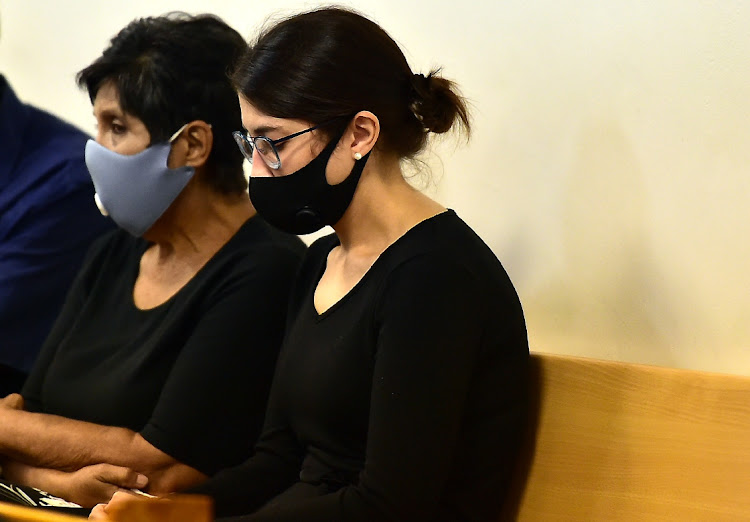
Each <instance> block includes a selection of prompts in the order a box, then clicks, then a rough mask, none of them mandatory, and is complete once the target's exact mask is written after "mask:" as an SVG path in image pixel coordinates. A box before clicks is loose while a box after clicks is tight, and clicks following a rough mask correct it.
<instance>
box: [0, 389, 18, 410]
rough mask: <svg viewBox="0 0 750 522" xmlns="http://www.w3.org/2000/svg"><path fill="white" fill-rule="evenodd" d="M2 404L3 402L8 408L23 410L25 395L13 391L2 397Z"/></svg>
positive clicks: (0, 402)
mask: <svg viewBox="0 0 750 522" xmlns="http://www.w3.org/2000/svg"><path fill="white" fill-rule="evenodd" d="M0 404H2V405H3V406H4V407H6V408H12V409H14V410H22V409H23V397H22V396H21V395H20V394H18V393H11V394H10V395H8V396H6V397H5V398H4V399H2V400H1V401H0Z"/></svg>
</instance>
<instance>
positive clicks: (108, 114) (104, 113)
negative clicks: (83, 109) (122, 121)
mask: <svg viewBox="0 0 750 522" xmlns="http://www.w3.org/2000/svg"><path fill="white" fill-rule="evenodd" d="M92 114H93V115H94V118H96V117H97V112H96V111H93V112H92ZM99 117H101V118H110V119H112V118H124V117H125V114H123V113H122V111H119V110H117V109H112V108H109V107H105V108H104V109H102V110H101V111H99Z"/></svg>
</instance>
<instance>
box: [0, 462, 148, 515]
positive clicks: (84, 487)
mask: <svg viewBox="0 0 750 522" xmlns="http://www.w3.org/2000/svg"><path fill="white" fill-rule="evenodd" d="M2 464H3V477H4V478H6V479H8V480H10V481H11V482H13V483H15V484H24V485H26V486H31V487H34V488H37V489H41V490H42V491H46V492H47V493H50V494H51V495H54V496H57V497H60V498H63V499H65V500H68V501H70V502H75V503H76V504H79V505H81V506H83V507H92V506H94V505H95V504H97V503H100V502H107V501H108V500H109V499H110V498H111V497H112V495H114V494H115V492H117V491H119V490H122V489H133V488H135V489H140V488H144V487H145V486H146V485H147V484H148V479H147V478H146V476H145V475H141V474H139V473H136V472H135V471H133V470H131V469H128V468H123V467H119V466H112V465H110V464H94V465H91V466H86V467H84V468H81V469H79V470H77V471H72V472H65V471H59V470H55V469H45V468H37V467H34V466H28V465H26V464H22V463H20V462H16V461H10V460H5V461H4V462H3V463H2Z"/></svg>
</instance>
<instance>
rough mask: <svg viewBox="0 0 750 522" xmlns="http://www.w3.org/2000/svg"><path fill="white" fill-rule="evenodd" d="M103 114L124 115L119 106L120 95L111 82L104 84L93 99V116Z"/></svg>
mask: <svg viewBox="0 0 750 522" xmlns="http://www.w3.org/2000/svg"><path fill="white" fill-rule="evenodd" d="M103 113H110V114H120V115H123V114H124V113H123V110H122V107H121V106H120V93H119V92H118V91H117V87H115V84H114V83H112V82H104V83H103V84H102V86H101V87H99V90H98V91H97V92H96V97H95V98H94V114H95V115H98V114H103Z"/></svg>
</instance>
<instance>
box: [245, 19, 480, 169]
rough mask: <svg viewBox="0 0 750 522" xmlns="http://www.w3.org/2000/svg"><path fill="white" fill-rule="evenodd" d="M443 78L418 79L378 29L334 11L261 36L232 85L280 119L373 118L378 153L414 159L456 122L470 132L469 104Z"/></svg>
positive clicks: (281, 24)
mask: <svg viewBox="0 0 750 522" xmlns="http://www.w3.org/2000/svg"><path fill="white" fill-rule="evenodd" d="M438 73H439V70H434V71H432V72H430V73H429V74H428V75H427V76H423V75H417V74H414V73H412V70H411V68H410V67H409V64H408V63H407V61H406V58H405V57H404V54H403V53H402V52H401V49H400V48H399V47H398V45H397V44H396V42H394V41H393V39H392V38H391V37H390V36H389V35H388V34H387V33H386V32H385V31H384V30H383V29H382V28H381V27H380V26H379V25H377V24H376V23H374V22H372V21H371V20H368V19H367V18H365V17H363V16H361V15H359V14H357V13H355V12H353V11H350V10H348V9H343V8H339V7H327V8H322V9H316V10H313V11H309V12H305V13H302V14H298V15H295V16H292V17H290V18H287V19H285V20H282V21H281V22H279V23H277V24H275V25H273V26H271V27H270V28H268V29H266V30H264V31H262V32H261V34H260V35H259V36H258V38H257V40H256V41H255V43H254V44H252V45H251V46H250V47H249V48H248V50H247V52H246V53H245V54H244V55H243V57H242V58H241V59H240V62H239V64H238V65H237V68H236V69H235V73H234V75H233V77H232V79H233V81H234V84H235V87H236V88H237V90H238V91H239V92H240V93H241V94H242V95H243V96H244V97H246V98H247V99H248V101H250V102H251V103H252V104H253V105H254V106H255V107H256V108H257V109H258V110H260V111H262V112H264V113H266V114H268V115H271V116H274V117H277V118H294V119H302V120H307V121H309V122H311V123H314V124H315V123H321V122H324V121H326V120H330V119H332V118H335V117H337V116H344V115H350V114H355V113H357V112H358V111H361V110H368V111H371V112H372V113H374V114H375V115H376V116H377V117H378V119H379V120H380V129H381V130H380V138H379V140H378V147H379V148H380V149H382V150H386V151H388V152H392V153H395V154H396V155H397V156H398V157H399V158H412V157H414V156H415V155H416V154H417V153H418V152H419V151H421V150H422V149H423V147H424V146H425V143H426V141H427V136H428V133H429V132H434V133H443V132H447V131H448V130H450V129H451V128H452V127H453V126H454V124H455V123H456V122H458V123H459V124H460V125H461V126H462V127H463V128H464V129H465V130H466V131H467V133H468V132H469V130H470V125H469V115H468V110H467V108H466V103H465V101H464V100H463V98H462V97H461V96H460V95H459V94H458V93H457V92H456V88H455V85H454V84H453V82H451V81H449V80H446V79H444V78H441V77H440V76H439V75H438ZM333 132H334V131H333V130H332V132H331V134H332V133H333Z"/></svg>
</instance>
